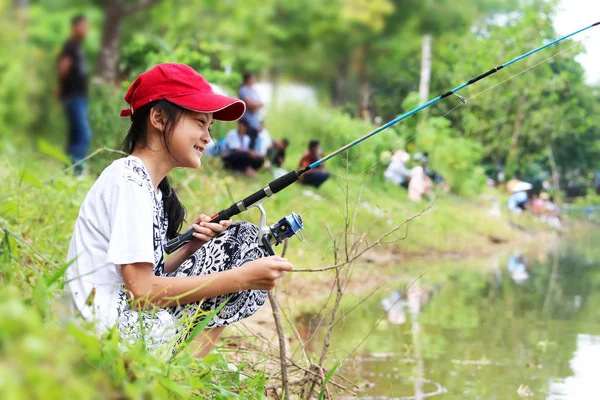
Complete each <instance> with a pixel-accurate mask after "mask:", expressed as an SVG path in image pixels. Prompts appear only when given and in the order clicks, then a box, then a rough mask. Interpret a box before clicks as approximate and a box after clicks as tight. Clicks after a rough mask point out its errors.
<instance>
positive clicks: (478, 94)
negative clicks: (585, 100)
mask: <svg viewBox="0 0 600 400" xmlns="http://www.w3.org/2000/svg"><path fill="white" fill-rule="evenodd" d="M590 37H591V36H587V37H585V38H583V39H581V40H579V41H577V42H576V43H575V44H573V45H572V46H569V47H568V48H566V49H564V50H561V51H559V52H557V53H556V54H553V55H552V56H550V57H548V58H546V59H544V60H542V61H540V62H538V63H536V64H534V65H532V66H530V67H528V68H525V69H523V70H522V71H520V72H518V73H516V74H514V75H512V76H510V77H509V78H506V79H504V80H503V81H501V82H498V83H496V84H495V85H493V86H491V87H489V88H487V89H485V90H482V91H481V92H479V93H476V94H474V95H473V96H471V97H469V98H467V99H464V97H462V96H460V95H459V94H458V93H454V94H455V95H456V96H458V97H459V98H460V100H461V102H460V103H459V104H457V105H456V106H454V107H453V108H452V109H450V110H449V111H447V112H446V113H444V114H443V115H441V116H439V117H437V118H444V117H446V116H447V115H449V114H450V113H452V112H453V111H454V110H456V109H457V108H459V107H461V106H463V105H467V103H468V102H470V101H471V100H473V99H474V98H476V97H478V96H480V95H482V94H484V93H486V92H489V91H490V90H492V89H495V88H496V87H498V86H500V85H502V84H504V83H506V82H508V81H510V80H511V79H514V78H516V77H518V76H519V75H522V74H524V73H525V72H527V71H530V70H531V69H533V68H535V67H537V66H539V65H541V64H543V63H545V62H547V61H549V60H551V59H553V58H555V57H557V56H559V55H561V54H563V53H565V52H567V51H569V50H571V49H572V48H574V47H576V46H579V45H580V44H582V43H583V42H584V41H586V40H588V39H589V38H590ZM426 129H427V127H425V128H421V129H420V130H419V131H418V132H417V133H415V134H414V135H412V136H411V137H410V138H408V139H406V140H405V141H404V142H403V143H402V144H401V145H399V146H398V147H396V148H395V149H393V150H392V151H391V152H392V154H393V153H394V152H396V151H398V150H400V149H402V148H404V145H406V144H407V143H408V142H410V141H411V140H413V139H415V138H416V137H417V136H418V135H420V134H421V133H423V132H424V131H425V130H426ZM382 161H383V158H380V159H379V160H378V161H376V162H375V163H374V164H373V165H371V166H369V167H367V168H366V169H365V170H363V171H362V172H360V173H358V174H357V175H355V176H353V177H352V178H350V179H349V180H348V183H351V182H353V181H354V180H355V179H357V178H359V177H360V176H362V175H364V173H365V172H367V171H369V170H371V169H372V168H373V167H375V166H377V165H378V164H379V163H380V162H382ZM332 175H334V176H337V177H339V178H341V179H346V178H345V177H343V176H342V175H339V174H335V173H333V172H332ZM339 189H340V190H342V189H343V188H339ZM335 194H337V193H336V192H334V193H331V194H330V195H328V196H326V197H324V198H323V200H327V199H329V198H331V197H332V196H333V195H335Z"/></svg>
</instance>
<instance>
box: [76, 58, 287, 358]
mask: <svg viewBox="0 0 600 400" xmlns="http://www.w3.org/2000/svg"><path fill="white" fill-rule="evenodd" d="M125 100H126V101H127V102H128V103H129V104H130V108H129V109H127V110H123V111H122V112H121V115H122V116H130V117H131V120H132V122H131V126H130V128H129V132H128V134H127V137H126V138H125V142H124V147H125V150H126V151H127V152H128V153H129V154H130V156H128V157H126V158H122V159H119V160H117V161H115V162H113V163H112V164H111V165H110V166H109V167H108V168H106V169H105V170H104V171H103V172H102V174H101V175H100V177H99V178H98V180H97V181H96V182H95V183H94V185H93V186H92V188H91V189H90V191H89V193H88V194H87V196H86V198H85V200H84V202H83V204H82V206H81V209H80V211H79V216H78V217H77V221H76V223H75V229H74V232H73V238H72V240H71V244H70V247H69V253H68V261H69V262H72V264H71V265H70V266H69V268H68V269H67V272H66V279H65V280H66V282H67V283H66V286H65V290H66V291H67V292H68V293H70V294H71V296H72V299H73V305H74V306H75V308H76V310H77V311H78V312H79V313H80V314H81V315H82V316H83V317H84V318H85V319H86V320H88V321H91V322H94V323H95V324H96V326H97V327H98V329H99V331H100V332H106V331H107V330H108V329H111V328H112V327H113V326H115V325H116V326H117V328H118V330H119V331H120V333H121V336H122V337H124V338H126V339H128V340H130V341H136V340H144V342H145V343H146V344H147V346H148V347H149V348H150V349H151V350H160V353H162V351H163V350H165V349H167V353H168V352H169V351H172V350H174V347H173V346H175V345H176V344H177V343H180V342H181V340H183V339H185V337H186V335H189V333H190V332H191V330H192V329H193V327H194V324H196V323H197V322H198V321H199V320H201V319H202V318H203V316H204V315H206V314H207V313H208V312H211V311H214V310H215V309H217V308H219V307H220V306H222V305H223V303H224V302H225V305H224V306H223V307H222V308H221V309H220V311H218V313H217V314H216V315H215V316H214V318H212V319H211V321H210V322H209V323H208V327H207V329H206V330H205V331H204V332H203V333H202V334H201V335H199V336H198V337H197V338H194V342H193V343H194V344H195V346H194V347H193V348H192V351H193V353H194V354H195V355H196V356H198V357H202V356H204V355H205V354H207V353H208V352H209V351H210V349H211V348H212V345H213V344H214V342H215V340H216V339H217V338H218V337H219V335H220V334H221V333H222V332H223V329H224V327H225V326H227V325H229V324H231V323H234V322H237V321H239V320H241V319H243V318H246V317H248V316H250V315H252V314H253V313H254V312H256V310H257V309H258V308H259V307H260V306H261V305H263V304H264V302H265V297H266V292H265V290H268V289H271V288H273V287H274V285H275V283H276V282H277V281H278V280H279V279H281V277H282V276H283V274H284V273H285V272H286V271H290V270H291V269H292V265H291V264H290V263H289V262H288V261H287V260H286V259H284V258H281V257H278V256H272V257H267V255H268V253H267V251H266V249H264V248H263V247H261V246H259V245H258V243H257V242H258V240H257V234H258V228H257V227H256V226H254V225H251V224H249V223H246V222H240V223H236V224H232V222H231V220H228V221H221V222H220V223H218V224H217V223H210V222H209V221H210V218H209V217H207V216H205V215H200V216H199V217H197V218H196V219H194V220H193V224H192V227H193V229H194V230H195V233H194V239H193V240H192V241H190V242H189V243H188V244H187V245H185V246H184V247H182V248H180V249H179V250H178V251H177V252H175V253H173V254H172V255H171V256H170V257H169V258H168V259H165V255H164V252H163V244H164V243H165V242H166V241H167V240H168V239H171V238H173V237H175V236H176V235H177V233H178V232H179V230H180V229H181V228H182V225H183V219H184V215H185V209H184V208H183V206H182V205H181V203H180V202H179V200H178V199H177V195H176V193H175V191H174V190H173V189H172V188H171V186H170V185H169V181H168V180H167V174H168V173H169V172H170V171H171V170H172V169H173V168H178V167H184V168H198V167H199V166H200V163H201V158H202V152H203V151H204V148H205V147H206V145H207V144H208V143H209V141H210V126H211V124H212V121H213V119H216V120H222V121H235V120H237V119H238V118H240V117H241V116H242V115H243V114H244V110H245V105H244V103H243V102H242V101H240V100H237V99H233V98H229V97H225V96H220V95H217V94H215V93H213V91H212V88H211V86H210V85H209V84H208V82H207V81H206V80H205V79H204V78H203V77H202V76H200V75H199V74H197V73H196V72H195V71H194V70H193V69H192V68H190V67H188V66H185V65H181V64H162V65H158V66H156V67H154V68H152V69H151V70H149V71H147V72H145V73H143V74H141V75H140V76H139V77H138V78H137V79H136V80H135V82H134V83H133V84H132V85H131V87H130V88H129V90H128V92H127V94H126V96H125Z"/></svg>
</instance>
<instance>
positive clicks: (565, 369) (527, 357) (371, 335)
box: [297, 239, 600, 400]
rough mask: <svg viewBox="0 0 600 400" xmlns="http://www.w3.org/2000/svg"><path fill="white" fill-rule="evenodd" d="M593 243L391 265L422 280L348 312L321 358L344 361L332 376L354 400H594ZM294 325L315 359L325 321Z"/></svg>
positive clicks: (598, 290) (598, 350)
mask: <svg viewBox="0 0 600 400" xmlns="http://www.w3.org/2000/svg"><path fill="white" fill-rule="evenodd" d="M596 242H597V241H595V240H591V239H589V240H585V241H583V240H579V241H577V242H563V243H562V244H561V245H560V246H553V248H550V249H545V248H544V249H543V250H536V251H529V252H519V251H513V252H511V253H510V254H506V255H500V256H498V257H495V258H494V259H492V260H484V261H463V260H453V261H449V262H431V261H428V262H422V263H421V264H420V265H410V266H404V267H400V266H399V267H397V268H398V269H402V268H404V269H406V271H407V274H409V275H410V274H414V276H415V277H416V276H419V275H420V274H422V273H425V275H424V276H422V277H421V278H420V279H418V280H417V281H416V282H414V283H412V285H411V282H412V281H413V279H407V280H406V281H405V282H393V283H391V284H390V285H389V287H388V288H386V289H382V290H380V291H379V292H378V296H377V295H375V296H372V297H371V298H369V299H368V300H366V301H365V302H364V303H363V304H362V305H361V306H360V307H358V308H356V309H355V310H353V311H351V312H350V313H349V314H348V315H347V316H346V317H345V318H344V319H343V321H342V322H340V324H338V326H336V328H335V329H334V332H333V336H332V344H331V350H332V353H331V355H330V358H333V359H338V360H341V359H345V361H344V364H343V367H342V374H343V375H344V376H345V377H347V378H348V379H349V380H351V381H352V382H355V383H358V384H360V386H361V387H360V390H358V391H357V393H358V394H359V395H360V396H362V398H403V399H424V398H433V399H437V398H439V399H444V400H450V399H461V400H462V399H518V398H532V399H552V400H563V399H569V400H571V399H573V400H587V399H590V400H591V399H594V400H597V399H600V249H598V250H595V248H594V247H595V243H596ZM432 264H433V265H432ZM373 268H376V267H373ZM374 273H375V271H374ZM409 285H410V287H409V288H408V290H407V286H409ZM358 299H359V298H354V299H347V300H346V302H345V303H344V306H343V307H342V313H343V312H348V311H349V310H350V308H351V306H352V305H354V304H355V303H356V302H357V300H358ZM386 310H387V311H386ZM297 322H299V323H300V325H301V329H300V333H301V335H302V336H303V337H304V338H308V337H310V336H312V340H310V341H309V342H308V347H309V349H310V350H312V351H320V349H319V345H318V343H322V338H323V335H324V330H323V328H316V326H318V325H319V322H323V321H322V320H321V321H320V319H319V318H318V317H317V316H316V315H314V314H306V315H303V316H301V317H300V318H299V319H298V321H297ZM365 337H366V339H365ZM363 340H364V342H363ZM361 342H363V343H362V345H360V343H361ZM359 345H360V346H359ZM357 346H359V347H358V349H357ZM352 351H354V352H353V353H352V354H351V355H350V356H349V357H347V356H348V354H349V353H350V352H352ZM346 357H347V358H346Z"/></svg>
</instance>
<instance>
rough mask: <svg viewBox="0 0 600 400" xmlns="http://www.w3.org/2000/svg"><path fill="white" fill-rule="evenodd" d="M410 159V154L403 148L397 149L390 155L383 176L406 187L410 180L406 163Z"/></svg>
mask: <svg viewBox="0 0 600 400" xmlns="http://www.w3.org/2000/svg"><path fill="white" fill-rule="evenodd" d="M409 160H410V154H408V153H407V152H405V151H404V150H398V151H396V152H394V154H393V155H392V159H391V160H390V163H389V165H388V166H387V168H386V170H385V172H384V173H383V176H384V177H385V179H387V180H388V181H390V182H393V183H395V184H396V185H400V186H402V187H403V188H405V189H408V182H409V181H410V169H409V168H408V167H407V166H406V163H407V162H408V161H409Z"/></svg>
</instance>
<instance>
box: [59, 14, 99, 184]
mask: <svg viewBox="0 0 600 400" xmlns="http://www.w3.org/2000/svg"><path fill="white" fill-rule="evenodd" d="M87 33H88V21H87V18H86V17H85V16H84V15H81V14H80V15H76V16H75V17H73V19H72V21H71V37H70V38H69V39H68V40H67V41H66V42H65V44H64V46H63V48H62V51H61V53H60V56H59V60H58V80H59V91H60V93H59V96H60V100H61V102H62V104H63V107H64V109H65V114H66V116H67V120H68V122H69V136H68V142H67V154H68V155H69V157H70V158H71V162H73V163H78V162H80V161H81V160H83V159H84V158H85V157H86V155H87V152H88V147H89V145H90V141H91V139H92V131H91V129H90V125H89V123H88V119H87V108H88V82H87V81H88V68H87V62H86V60H85V55H84V53H83V48H82V45H83V42H84V40H85V37H86V36H87ZM82 173H83V164H82V163H80V164H77V165H76V166H75V175H77V176H79V175H81V174H82Z"/></svg>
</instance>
